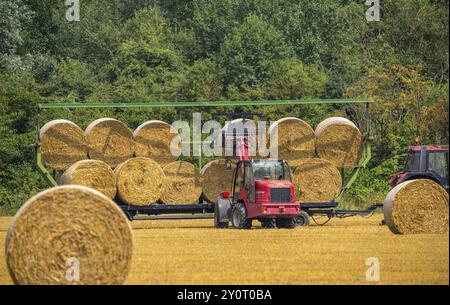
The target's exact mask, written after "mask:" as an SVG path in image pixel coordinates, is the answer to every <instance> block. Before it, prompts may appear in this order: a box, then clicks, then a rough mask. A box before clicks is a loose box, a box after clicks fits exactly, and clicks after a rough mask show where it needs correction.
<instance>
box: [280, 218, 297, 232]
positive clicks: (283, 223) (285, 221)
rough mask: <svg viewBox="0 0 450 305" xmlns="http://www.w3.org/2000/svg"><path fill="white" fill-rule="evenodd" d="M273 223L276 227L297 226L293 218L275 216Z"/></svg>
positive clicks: (288, 227) (290, 227)
mask: <svg viewBox="0 0 450 305" xmlns="http://www.w3.org/2000/svg"><path fill="white" fill-rule="evenodd" d="M275 224H276V225H277V228H278V229H293V228H295V227H296V226H297V222H296V220H295V218H277V219H275Z"/></svg>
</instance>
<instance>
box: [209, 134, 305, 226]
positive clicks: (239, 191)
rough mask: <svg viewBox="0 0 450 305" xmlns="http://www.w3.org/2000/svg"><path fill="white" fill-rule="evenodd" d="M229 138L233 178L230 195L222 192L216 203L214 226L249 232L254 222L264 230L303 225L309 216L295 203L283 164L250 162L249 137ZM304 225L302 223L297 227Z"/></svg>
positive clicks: (289, 177)
mask: <svg viewBox="0 0 450 305" xmlns="http://www.w3.org/2000/svg"><path fill="white" fill-rule="evenodd" d="M227 137H228V138H229V137H231V138H232V141H233V142H234V144H235V150H236V151H237V155H238V157H239V161H238V162H237V164H236V168H235V170H234V175H233V184H232V192H231V194H230V193H229V192H222V194H221V195H220V197H219V198H218V199H217V201H216V203H215V226H216V227H228V224H229V222H230V221H231V223H232V225H233V227H234V228H236V229H250V228H251V226H252V221H253V220H259V221H260V222H261V225H262V227H264V228H274V227H277V228H289V229H292V228H295V227H296V226H298V225H306V224H307V222H308V221H309V217H308V214H306V213H305V212H303V211H301V210H300V204H299V203H298V202H296V201H295V187H294V184H293V183H292V182H291V171H290V168H289V166H288V164H287V162H286V161H283V160H250V159H249V154H248V137H249V133H248V131H247V130H246V131H245V132H244V133H243V134H236V132H234V133H233V134H231V135H227V134H225V135H224V136H223V138H227ZM299 222H303V223H299Z"/></svg>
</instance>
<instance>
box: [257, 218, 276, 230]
mask: <svg viewBox="0 0 450 305" xmlns="http://www.w3.org/2000/svg"><path fill="white" fill-rule="evenodd" d="M259 222H260V223H261V227H263V228H265V229H272V228H275V219H270V218H269V219H267V218H266V219H259Z"/></svg>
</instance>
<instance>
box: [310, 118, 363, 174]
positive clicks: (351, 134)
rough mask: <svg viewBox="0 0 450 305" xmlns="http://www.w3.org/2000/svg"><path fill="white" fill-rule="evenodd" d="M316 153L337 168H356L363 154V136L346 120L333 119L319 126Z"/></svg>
mask: <svg viewBox="0 0 450 305" xmlns="http://www.w3.org/2000/svg"><path fill="white" fill-rule="evenodd" d="M315 133H316V138H317V142H316V151H317V154H318V155H319V157H320V158H322V159H325V160H328V161H330V162H331V163H333V164H334V165H335V166H337V167H343V168H349V167H352V166H355V165H356V164H357V163H358V161H359V159H360V158H361V154H362V134H361V132H360V131H359V129H358V127H357V126H356V125H355V124H354V123H353V122H351V121H350V120H348V119H346V118H341V117H332V118H328V119H326V120H324V121H322V122H321V123H320V124H319V125H317V127H316V130H315Z"/></svg>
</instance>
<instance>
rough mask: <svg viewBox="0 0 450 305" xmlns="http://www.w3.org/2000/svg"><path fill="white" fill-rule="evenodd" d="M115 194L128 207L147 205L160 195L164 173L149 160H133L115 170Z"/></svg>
mask: <svg viewBox="0 0 450 305" xmlns="http://www.w3.org/2000/svg"><path fill="white" fill-rule="evenodd" d="M115 174H116V184H117V194H118V195H119V198H120V199H121V200H122V201H123V202H124V203H127V204H130V205H138V206H142V205H149V204H151V203H154V202H156V201H157V200H158V199H159V196H160V195H161V191H162V188H163V183H164V172H163V170H162V169H161V166H159V164H158V163H156V162H155V161H153V160H152V159H149V158H142V157H138V158H133V159H129V160H127V161H125V162H124V163H122V164H121V165H119V166H118V167H117V168H116V169H115Z"/></svg>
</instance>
